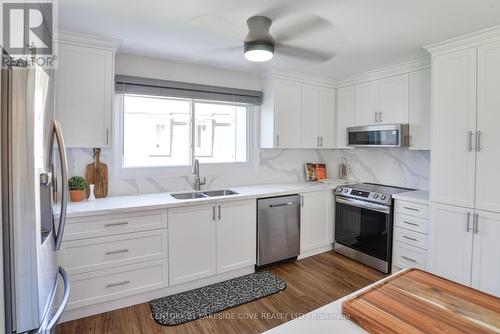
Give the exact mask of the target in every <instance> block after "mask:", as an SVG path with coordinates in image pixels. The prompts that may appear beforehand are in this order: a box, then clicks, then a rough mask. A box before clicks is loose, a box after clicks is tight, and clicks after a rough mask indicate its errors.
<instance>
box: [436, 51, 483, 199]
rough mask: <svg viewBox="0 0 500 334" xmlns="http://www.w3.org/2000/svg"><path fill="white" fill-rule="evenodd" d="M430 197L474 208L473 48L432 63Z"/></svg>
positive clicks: (474, 67)
mask: <svg viewBox="0 0 500 334" xmlns="http://www.w3.org/2000/svg"><path fill="white" fill-rule="evenodd" d="M432 87H433V88H432V89H433V91H432V96H433V99H432V101H433V102H432V104H433V106H432V111H433V112H432V152H431V194H430V195H431V200H432V201H433V202H440V203H445V204H452V205H459V206H464V207H469V208H472V207H474V179H475V163H476V152H475V150H474V143H473V134H474V132H475V130H476V49H467V50H464V51H460V52H456V53H452V54H445V55H441V56H437V57H435V58H434V59H433V63H432Z"/></svg>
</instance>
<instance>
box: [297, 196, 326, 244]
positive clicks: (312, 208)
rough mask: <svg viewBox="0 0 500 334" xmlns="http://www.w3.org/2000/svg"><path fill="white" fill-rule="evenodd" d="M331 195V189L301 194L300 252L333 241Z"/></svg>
mask: <svg viewBox="0 0 500 334" xmlns="http://www.w3.org/2000/svg"><path fill="white" fill-rule="evenodd" d="M332 212H333V196H332V192H331V191H317V192H309V193H304V194H301V210H300V253H301V254H302V253H304V252H308V251H311V250H314V249H317V248H320V247H324V246H328V245H330V244H331V243H332V242H333V213H332Z"/></svg>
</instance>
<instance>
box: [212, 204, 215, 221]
mask: <svg viewBox="0 0 500 334" xmlns="http://www.w3.org/2000/svg"><path fill="white" fill-rule="evenodd" d="M212 220H213V221H215V205H214V206H212Z"/></svg>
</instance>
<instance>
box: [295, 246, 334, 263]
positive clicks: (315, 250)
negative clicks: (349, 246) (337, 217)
mask: <svg viewBox="0 0 500 334" xmlns="http://www.w3.org/2000/svg"><path fill="white" fill-rule="evenodd" d="M332 249H333V243H331V244H328V245H324V246H321V247H317V248H313V249H308V250H306V251H303V252H301V253H300V255H299V257H298V258H297V259H298V260H301V259H305V258H306V257H310V256H313V255H318V254H320V253H324V252H328V251H331V250H332Z"/></svg>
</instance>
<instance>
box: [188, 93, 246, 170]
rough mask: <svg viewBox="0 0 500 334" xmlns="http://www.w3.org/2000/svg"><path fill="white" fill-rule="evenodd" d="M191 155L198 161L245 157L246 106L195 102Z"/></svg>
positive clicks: (242, 158) (239, 160)
mask: <svg viewBox="0 0 500 334" xmlns="http://www.w3.org/2000/svg"><path fill="white" fill-rule="evenodd" d="M194 107H195V110H194V113H195V123H194V155H195V158H197V159H198V160H199V161H200V162H201V163H224V162H246V161H247V107H246V106H241V105H229V104H217V103H201V102H196V103H195V106H194Z"/></svg>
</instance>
